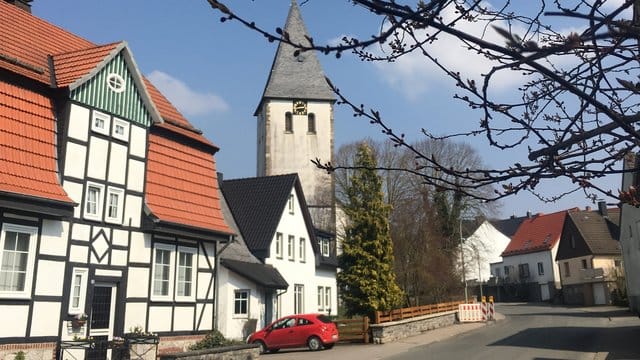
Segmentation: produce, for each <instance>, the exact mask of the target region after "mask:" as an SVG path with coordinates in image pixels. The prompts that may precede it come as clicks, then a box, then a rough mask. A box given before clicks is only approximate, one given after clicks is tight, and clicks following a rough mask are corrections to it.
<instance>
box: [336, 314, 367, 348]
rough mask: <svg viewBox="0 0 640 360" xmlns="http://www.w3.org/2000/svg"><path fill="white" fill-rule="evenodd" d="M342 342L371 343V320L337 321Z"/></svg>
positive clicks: (361, 318)
mask: <svg viewBox="0 0 640 360" xmlns="http://www.w3.org/2000/svg"><path fill="white" fill-rule="evenodd" d="M334 322H335V323H336V326H337V327H338V333H339V334H340V341H357V342H360V341H362V342H364V343H365V344H367V343H369V318H368V317H366V316H364V317H359V318H354V319H336V320H335V321H334Z"/></svg>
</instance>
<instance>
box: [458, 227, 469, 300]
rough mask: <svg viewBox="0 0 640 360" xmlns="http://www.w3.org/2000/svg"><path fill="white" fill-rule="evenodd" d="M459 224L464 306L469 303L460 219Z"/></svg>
mask: <svg viewBox="0 0 640 360" xmlns="http://www.w3.org/2000/svg"><path fill="white" fill-rule="evenodd" d="M458 224H459V227H460V229H459V231H460V261H461V262H462V282H464V302H465V304H466V303H468V302H469V292H468V291H467V274H466V272H467V271H466V270H465V268H464V246H463V244H462V242H463V238H462V217H460V221H459V222H458Z"/></svg>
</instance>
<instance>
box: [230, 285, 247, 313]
mask: <svg viewBox="0 0 640 360" xmlns="http://www.w3.org/2000/svg"><path fill="white" fill-rule="evenodd" d="M241 294H246V298H245V299H242V298H238V295H241ZM238 301H242V302H246V304H247V312H246V313H239V312H236V302H238ZM250 305H251V290H249V289H237V290H235V291H234V292H233V312H232V313H233V317H234V318H245V319H246V318H248V317H249V306H250Z"/></svg>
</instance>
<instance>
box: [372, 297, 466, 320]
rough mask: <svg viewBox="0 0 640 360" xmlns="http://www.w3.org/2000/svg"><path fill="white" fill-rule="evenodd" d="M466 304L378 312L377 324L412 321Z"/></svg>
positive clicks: (459, 302)
mask: <svg viewBox="0 0 640 360" xmlns="http://www.w3.org/2000/svg"><path fill="white" fill-rule="evenodd" d="M460 304H464V301H452V302H447V303H440V304H430V305H422V306H415V307H410V308H402V309H396V310H391V311H376V318H375V321H376V322H375V323H376V324H382V323H385V322H389V321H396V320H402V319H410V318H412V317H416V316H422V315H429V314H436V313H441V312H445V311H453V310H458V305H460Z"/></svg>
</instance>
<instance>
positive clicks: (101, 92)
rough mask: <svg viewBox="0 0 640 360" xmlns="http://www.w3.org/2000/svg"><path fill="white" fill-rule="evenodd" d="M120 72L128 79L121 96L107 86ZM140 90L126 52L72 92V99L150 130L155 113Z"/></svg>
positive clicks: (117, 56)
mask: <svg viewBox="0 0 640 360" xmlns="http://www.w3.org/2000/svg"><path fill="white" fill-rule="evenodd" d="M112 73H116V74H118V75H120V76H121V77H122V78H123V79H124V80H125V90H124V91H123V92H120V93H117V92H115V91H112V90H111V89H109V87H108V86H107V76H108V75H109V74H112ZM140 91H142V89H138V88H137V87H136V83H135V81H134V79H133V76H132V74H131V71H130V70H129V67H128V66H127V62H126V61H125V59H124V55H123V53H122V51H121V52H120V53H119V54H118V55H116V56H115V57H114V58H113V59H112V60H111V61H110V62H109V63H108V64H106V65H105V66H104V67H103V68H102V69H101V70H100V71H98V73H97V74H96V75H95V76H93V77H92V78H91V79H89V80H87V81H86V82H84V83H83V84H82V85H80V86H79V87H77V88H75V89H73V90H72V91H71V99H73V100H75V101H78V102H80V103H83V104H85V105H89V106H91V107H94V108H97V109H100V110H103V111H105V112H108V113H111V114H114V115H116V116H118V117H120V118H122V119H126V120H129V121H132V122H134V123H137V124H140V125H143V126H146V127H149V126H151V123H152V118H151V114H150V113H149V110H148V109H147V108H146V106H145V104H144V102H143V100H142V97H141V96H140Z"/></svg>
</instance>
